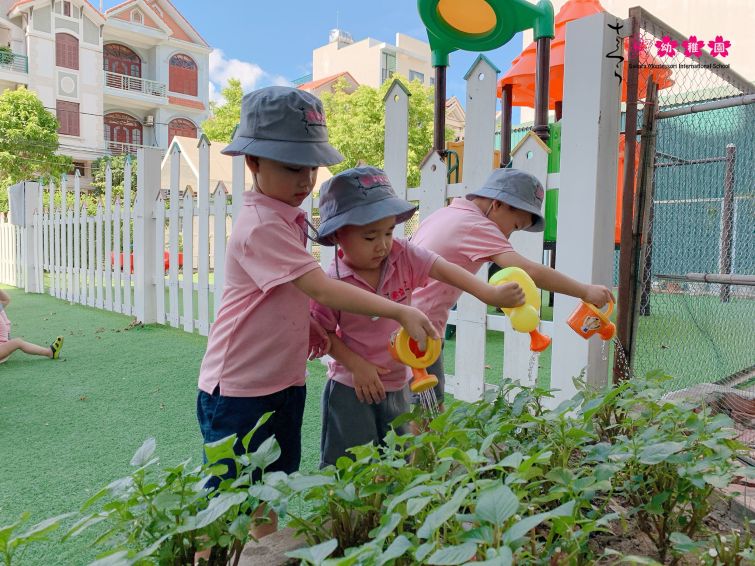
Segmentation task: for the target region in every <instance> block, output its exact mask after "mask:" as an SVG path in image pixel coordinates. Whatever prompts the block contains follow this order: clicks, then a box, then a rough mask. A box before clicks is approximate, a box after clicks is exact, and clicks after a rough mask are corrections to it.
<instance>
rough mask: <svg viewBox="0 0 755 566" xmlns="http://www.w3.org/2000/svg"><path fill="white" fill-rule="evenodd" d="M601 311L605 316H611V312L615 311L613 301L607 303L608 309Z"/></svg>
mask: <svg viewBox="0 0 755 566" xmlns="http://www.w3.org/2000/svg"><path fill="white" fill-rule="evenodd" d="M600 312H601V314H602V315H603V316H605V317H609V316H611V313H612V312H613V301H608V302H607V303H606V310H604V311H603V310H601V311H600Z"/></svg>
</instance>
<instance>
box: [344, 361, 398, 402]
mask: <svg viewBox="0 0 755 566" xmlns="http://www.w3.org/2000/svg"><path fill="white" fill-rule="evenodd" d="M388 372H389V370H387V369H385V368H381V367H378V366H376V365H375V364H373V363H372V362H368V361H367V360H365V359H364V358H362V359H361V360H360V361H359V362H358V364H357V365H356V366H354V367H353V368H351V373H352V375H353V376H354V391H355V392H356V394H357V399H359V400H360V401H361V402H362V403H380V402H381V401H382V400H384V399H385V387H383V382H382V381H380V376H381V375H385V374H386V373H388Z"/></svg>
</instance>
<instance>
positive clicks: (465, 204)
mask: <svg viewBox="0 0 755 566" xmlns="http://www.w3.org/2000/svg"><path fill="white" fill-rule="evenodd" d="M544 194H545V192H544V190H543V186H542V185H541V184H540V181H538V180H537V178H536V177H534V176H533V175H530V174H529V173H526V172H524V171H519V170H517V169H496V170H495V171H493V173H491V175H490V176H489V177H488V179H487V180H486V181H485V183H484V184H483V185H482V187H480V188H479V189H477V190H475V191H472V192H471V193H469V194H468V195H466V199H463V198H456V199H454V200H453V201H452V202H451V204H450V205H449V206H447V207H445V208H442V209H440V210H437V211H435V212H434V213H432V214H431V215H430V216H428V217H427V218H426V219H424V220H423V221H422V222H421V224H420V225H419V229H418V230H417V232H416V233H415V234H414V236H413V237H412V243H413V244H415V245H417V246H420V247H422V248H425V249H427V250H430V251H432V252H435V253H437V254H438V255H440V256H441V257H443V258H445V259H446V260H447V261H449V262H451V263H454V264H456V265H458V266H459V267H461V268H463V269H464V270H466V271H468V272H469V273H477V271H478V270H479V269H480V267H482V266H483V265H484V264H485V263H486V262H489V261H492V262H495V263H496V264H497V265H499V266H500V267H511V266H515V267H521V268H522V269H524V270H525V271H526V272H527V273H529V275H530V276H531V277H532V279H533V280H534V281H535V284H536V285H537V286H538V287H540V288H541V289H545V290H547V291H553V292H556V293H563V294H565V295H570V296H572V297H577V298H579V299H582V300H583V301H586V302H588V303H592V304H594V305H596V306H598V307H602V306H603V305H605V304H606V303H607V302H608V301H611V300H613V295H612V294H611V291H610V290H609V289H608V288H607V287H604V286H603V285H590V284H587V283H580V282H579V281H575V280H574V279H572V278H570V277H567V276H566V275H564V274H562V273H559V272H558V271H556V270H555V269H551V268H550V267H548V266H545V265H542V264H540V263H538V262H534V261H530V260H528V259H526V258H525V257H523V256H521V255H519V254H518V253H516V251H514V248H513V247H512V246H511V244H510V243H509V237H511V234H512V233H513V232H514V231H515V230H526V231H528V232H542V231H543V229H544V227H545V221H544V219H543V215H542V214H541V212H540V209H541V207H542V204H543V196H544ZM460 296H461V291H460V290H459V289H457V288H455V287H452V286H450V285H446V284H445V283H443V282H442V281H430V282H429V283H428V284H427V285H426V286H424V287H422V288H421V289H417V291H415V292H414V295H413V298H412V300H413V303H414V305H415V306H417V307H419V308H421V309H422V310H423V311H424V312H425V313H427V315H428V316H429V317H430V320H431V321H432V322H433V324H434V325H435V327H436V328H437V329H438V330H440V331H441V332H442V331H443V328H444V327H445V325H446V322H447V321H448V311H449V309H450V308H451V307H452V306H453V305H454V303H456V301H457V300H458V299H459V297H460ZM427 371H428V373H432V374H434V375H435V376H437V378H438V385H437V386H436V388H435V395H436V398H437V399H438V401H439V402H440V403H442V402H443V394H444V383H445V375H444V372H443V356H442V355H441V356H440V357H439V358H438V361H437V362H435V364H433V365H432V366H430V367H429V368H427ZM415 402H416V400H415Z"/></svg>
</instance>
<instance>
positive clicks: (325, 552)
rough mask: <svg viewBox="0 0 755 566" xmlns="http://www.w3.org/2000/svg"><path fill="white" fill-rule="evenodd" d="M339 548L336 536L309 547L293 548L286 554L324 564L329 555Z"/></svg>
mask: <svg viewBox="0 0 755 566" xmlns="http://www.w3.org/2000/svg"><path fill="white" fill-rule="evenodd" d="M336 548H338V541H337V540H336V539H334V538H332V539H330V540H327V541H325V542H323V543H321V544H318V545H315V546H310V547H309V548H300V549H298V550H292V551H291V552H287V553H286V556H288V557H289V558H298V559H299V560H306V561H307V562H310V563H312V564H315V565H319V564H322V562H323V560H325V559H326V558H327V557H328V556H330V555H331V554H333V551H334V550H335V549H336Z"/></svg>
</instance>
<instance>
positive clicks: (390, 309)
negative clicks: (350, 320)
mask: <svg viewBox="0 0 755 566" xmlns="http://www.w3.org/2000/svg"><path fill="white" fill-rule="evenodd" d="M293 284H294V285H296V287H297V288H298V289H299V290H300V291H301V292H303V293H304V294H305V295H307V296H308V297H310V298H311V299H314V300H315V301H317V302H318V303H320V304H323V305H325V306H327V307H331V308H333V309H336V310H341V311H348V312H353V313H355V314H364V315H367V316H384V317H386V318H390V319H393V320H395V321H396V322H398V323H399V324H400V325H401V326H403V327H404V328H405V329H406V331H407V332H408V333H409V335H410V336H411V337H412V338H414V339H415V340H416V341H417V342H418V344H419V346H420V348H421V349H424V348H425V343H426V340H427V337H428V336H430V337H432V338H438V331H437V330H435V328H433V325H432V323H431V322H430V319H429V318H427V316H425V314H424V313H423V312H422V311H420V310H419V309H416V308H414V307H409V306H406V305H401V304H399V303H394V302H393V301H389V300H388V299H384V298H383V297H380V296H378V295H376V294H374V293H368V292H367V291H364V290H362V289H359V288H358V287H355V286H354V285H349V284H348V283H344V282H343V281H338V280H336V279H331V278H330V277H328V276H327V275H326V274H325V272H324V271H323V270H322V269H312V270H310V271H308V272H307V273H305V274H304V275H302V276H301V277H299V278H297V279H294V280H293Z"/></svg>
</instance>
